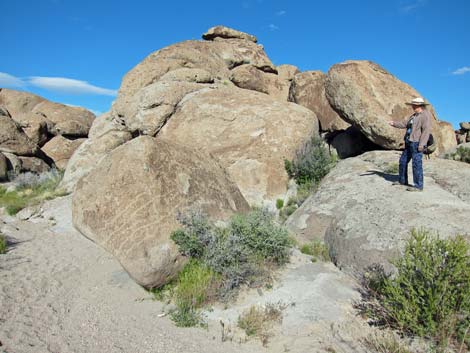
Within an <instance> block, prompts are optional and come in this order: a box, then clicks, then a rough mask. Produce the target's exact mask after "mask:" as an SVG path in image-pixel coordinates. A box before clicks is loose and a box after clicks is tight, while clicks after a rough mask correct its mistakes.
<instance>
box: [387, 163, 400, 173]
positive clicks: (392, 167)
mask: <svg viewBox="0 0 470 353" xmlns="http://www.w3.org/2000/svg"><path fill="white" fill-rule="evenodd" d="M398 171H399V165H398V163H397V162H392V163H387V164H386V165H385V168H384V172H385V173H388V174H398Z"/></svg>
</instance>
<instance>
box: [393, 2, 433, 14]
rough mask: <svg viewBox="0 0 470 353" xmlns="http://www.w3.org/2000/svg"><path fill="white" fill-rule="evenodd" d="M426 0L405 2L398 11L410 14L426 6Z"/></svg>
mask: <svg viewBox="0 0 470 353" xmlns="http://www.w3.org/2000/svg"><path fill="white" fill-rule="evenodd" d="M427 1H428V0H414V1H407V3H406V4H402V5H401V7H400V10H401V11H403V12H406V13H410V12H412V11H414V10H416V9H418V8H420V7H423V6H425V5H426V3H427Z"/></svg>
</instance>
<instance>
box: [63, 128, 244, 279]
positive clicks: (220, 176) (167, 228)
mask: <svg viewBox="0 0 470 353" xmlns="http://www.w3.org/2000/svg"><path fill="white" fill-rule="evenodd" d="M193 207H198V208H200V209H202V210H203V211H204V212H205V213H207V214H208V215H209V217H211V218H214V219H219V220H225V219H227V218H228V217H229V216H230V215H232V214H233V213H235V212H244V211H247V210H248V205H247V203H246V201H245V200H244V199H243V196H242V195H241V193H240V192H239V190H238V189H237V187H236V186H235V184H233V182H232V181H231V180H230V179H229V178H228V176H227V174H226V173H225V171H224V170H223V169H222V168H221V167H220V166H219V165H218V163H217V162H216V161H215V160H214V159H212V158H210V157H209V156H208V155H206V154H203V153H198V152H195V151H193V150H190V149H188V148H186V147H183V146H181V145H178V144H176V143H173V142H169V141H165V140H164V139H161V138H160V139H155V138H152V137H149V136H141V137H138V138H136V139H134V140H132V141H130V142H128V143H126V144H124V145H123V146H120V147H119V148H116V149H115V150H114V151H112V152H111V153H110V154H109V155H107V156H106V157H105V158H104V159H103V160H102V161H101V162H100V163H99V164H98V165H97V166H96V168H94V169H93V170H92V171H91V172H90V174H88V175H87V176H85V177H84V178H82V179H81V180H80V181H79V182H78V184H77V187H76V189H75V193H74V195H73V206H72V211H73V223H74V225H75V226H76V228H77V229H78V230H79V231H80V232H82V233H83V234H84V235H85V236H86V237H88V238H90V239H92V240H93V241H95V242H96V243H98V244H100V245H101V246H103V247H104V248H106V249H107V250H108V251H109V252H111V253H112V254H113V255H114V256H116V258H117V259H118V260H119V262H120V263H121V264H122V266H123V267H124V268H125V269H126V271H127V272H128V273H129V274H130V275H131V277H132V278H134V280H135V281H136V282H137V283H139V284H140V285H142V286H144V287H147V288H152V287H159V286H161V285H163V284H165V283H167V282H168V281H169V280H170V279H171V278H173V277H174V276H175V274H176V273H177V272H178V271H179V270H180V269H181V267H182V265H183V264H184V262H185V260H184V258H183V257H182V256H181V255H180V254H179V252H178V249H177V246H176V245H175V244H174V243H173V241H172V240H171V239H170V234H171V232H172V231H174V230H176V229H178V228H179V227H180V225H179V224H178V222H177V220H176V216H177V213H178V212H183V213H184V212H187V211H188V210H189V209H190V208H193Z"/></svg>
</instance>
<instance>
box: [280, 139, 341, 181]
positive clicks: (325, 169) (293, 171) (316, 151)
mask: <svg viewBox="0 0 470 353" xmlns="http://www.w3.org/2000/svg"><path fill="white" fill-rule="evenodd" d="M335 163H336V158H335V157H334V156H331V155H330V153H329V151H328V149H327V148H326V147H325V146H324V143H323V141H322V140H321V139H320V138H316V137H313V138H311V139H310V140H308V141H307V142H306V143H304V144H303V145H302V146H301V148H300V149H299V150H297V151H296V153H295V156H294V159H293V160H292V161H289V160H285V161H284V167H285V169H286V171H287V174H288V175H289V177H291V178H294V179H295V181H296V182H297V184H298V185H303V184H311V185H316V184H318V183H319V182H320V181H321V180H322V179H323V177H324V176H325V175H327V174H328V173H329V172H330V170H331V168H333V167H334V165H335Z"/></svg>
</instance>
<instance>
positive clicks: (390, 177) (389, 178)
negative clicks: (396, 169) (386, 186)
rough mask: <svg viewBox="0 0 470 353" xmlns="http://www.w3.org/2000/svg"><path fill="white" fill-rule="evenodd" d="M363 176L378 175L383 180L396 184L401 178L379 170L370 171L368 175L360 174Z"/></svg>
mask: <svg viewBox="0 0 470 353" xmlns="http://www.w3.org/2000/svg"><path fill="white" fill-rule="evenodd" d="M360 175H361V176H366V175H378V176H380V177H382V178H384V179H385V180H387V181H390V182H394V181H398V179H399V177H398V175H397V174H390V173H384V172H381V171H379V170H368V171H367V172H366V173H363V174H360Z"/></svg>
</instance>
